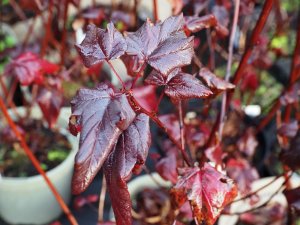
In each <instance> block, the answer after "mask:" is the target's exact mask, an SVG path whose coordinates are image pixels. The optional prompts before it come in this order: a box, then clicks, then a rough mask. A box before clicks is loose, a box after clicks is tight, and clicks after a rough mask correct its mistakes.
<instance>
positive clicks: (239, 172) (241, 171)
mask: <svg viewBox="0 0 300 225" xmlns="http://www.w3.org/2000/svg"><path fill="white" fill-rule="evenodd" d="M226 171H227V173H228V176H229V177H230V178H232V179H233V180H235V181H236V183H237V186H238V188H239V191H240V192H241V193H242V194H247V192H249V191H250V190H251V183H252V182H253V181H255V180H257V179H258V178H259V175H258V172H257V170H256V169H255V168H254V167H251V165H250V164H249V161H247V160H245V159H230V160H229V161H228V162H227V164H226Z"/></svg>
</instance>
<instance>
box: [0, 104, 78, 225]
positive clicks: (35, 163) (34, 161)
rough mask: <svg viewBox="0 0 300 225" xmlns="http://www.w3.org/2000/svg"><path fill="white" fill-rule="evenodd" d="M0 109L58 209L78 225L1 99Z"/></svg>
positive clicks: (74, 224) (73, 224) (72, 222)
mask: <svg viewBox="0 0 300 225" xmlns="http://www.w3.org/2000/svg"><path fill="white" fill-rule="evenodd" d="M0 108H1V111H2V112H3V115H4V117H5V118H6V120H7V122H8V124H9V126H10V127H11V129H12V130H13V132H14V133H15V135H16V136H17V138H18V140H19V141H20V144H21V146H22V148H23V149H24V151H25V153H26V155H27V157H28V158H29V159H30V161H31V162H32V164H33V166H34V167H35V168H36V170H37V171H38V172H39V174H41V175H42V177H43V178H44V180H45V181H46V183H47V185H48V187H49V188H50V190H51V191H52V193H53V195H54V197H55V198H56V200H57V202H58V204H59V205H60V207H61V208H62V210H63V211H64V213H65V214H66V216H67V218H68V220H69V221H70V223H71V224H72V225H78V223H77V221H76V219H75V217H74V216H73V214H72V212H71V211H70V209H69V208H68V206H67V205H66V203H65V202H64V200H63V198H62V197H61V196H60V194H59V193H58V191H57V190H56V188H55V187H54V185H53V184H52V182H51V181H50V179H49V178H48V177H47V175H46V172H45V171H44V170H43V169H42V168H41V166H40V163H39V161H38V160H37V158H36V157H35V155H34V154H33V153H32V150H31V149H30V148H29V146H28V145H27V143H26V141H25V139H24V137H23V135H22V134H21V133H20V131H19V130H18V128H17V126H16V124H15V123H14V122H13V120H12V118H11V117H10V115H9V113H8V111H7V109H6V106H5V104H4V102H3V100H2V98H0Z"/></svg>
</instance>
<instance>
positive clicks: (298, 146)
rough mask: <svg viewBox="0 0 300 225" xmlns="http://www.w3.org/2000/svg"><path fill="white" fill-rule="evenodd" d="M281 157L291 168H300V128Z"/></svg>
mask: <svg viewBox="0 0 300 225" xmlns="http://www.w3.org/2000/svg"><path fill="white" fill-rule="evenodd" d="M280 157H281V160H282V162H283V163H284V164H285V165H287V166H289V167H290V168H291V169H293V170H296V169H299V168H300V163H299V162H300V130H298V132H297V134H296V136H295V137H294V138H293V139H292V140H291V143H290V147H289V149H288V150H286V151H283V152H282V153H281V156H280Z"/></svg>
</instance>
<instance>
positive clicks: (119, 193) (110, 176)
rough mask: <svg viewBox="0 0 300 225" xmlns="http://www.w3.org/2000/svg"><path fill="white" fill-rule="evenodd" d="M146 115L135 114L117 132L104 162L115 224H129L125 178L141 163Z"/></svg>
mask: <svg viewBox="0 0 300 225" xmlns="http://www.w3.org/2000/svg"><path fill="white" fill-rule="evenodd" d="M150 142H151V137H150V127H149V117H148V116H146V115H145V114H139V115H138V116H137V117H136V118H135V120H134V121H133V123H132V124H131V125H130V126H129V127H128V128H127V130H125V132H124V133H123V134H121V136H120V138H119V141H118V144H117V145H116V147H115V149H114V151H113V152H112V153H111V155H110V156H109V158H108V160H107V161H106V162H105V164H104V173H105V177H106V181H107V187H108V191H109V194H110V198H111V203H112V207H113V210H114V213H115V216H116V221H117V225H127V224H132V221H131V220H132V218H131V200H130V195H129V192H128V188H127V184H126V181H127V180H128V179H129V177H130V175H131V172H136V171H138V170H139V169H140V167H141V166H142V165H144V163H145V160H146V157H147V154H148V149H149V147H150Z"/></svg>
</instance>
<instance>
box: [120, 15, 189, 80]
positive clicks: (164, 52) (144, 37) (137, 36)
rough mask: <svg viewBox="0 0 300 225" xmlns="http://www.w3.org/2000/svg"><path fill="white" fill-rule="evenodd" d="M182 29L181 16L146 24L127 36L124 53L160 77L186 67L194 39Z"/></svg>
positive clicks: (182, 21)
mask: <svg viewBox="0 0 300 225" xmlns="http://www.w3.org/2000/svg"><path fill="white" fill-rule="evenodd" d="M183 25H184V20H183V16H182V15H180V16H173V17H169V18H168V19H166V20H165V21H164V22H162V23H160V22H159V23H156V24H153V23H152V22H151V21H150V20H147V21H146V23H145V24H144V25H143V26H142V27H141V28H140V29H139V30H138V31H136V32H132V33H127V36H126V42H127V46H128V48H127V50H126V53H127V54H128V55H136V56H138V58H139V61H140V63H141V64H143V63H145V62H147V63H149V64H150V65H151V66H152V67H153V68H154V69H156V70H157V71H159V72H161V73H162V74H168V73H170V71H171V70H172V69H174V68H175V67H181V66H184V65H188V64H190V63H191V59H192V56H193V54H194V50H193V40H194V39H193V37H189V38H188V37H187V36H186V35H185V34H184V32H183Z"/></svg>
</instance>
